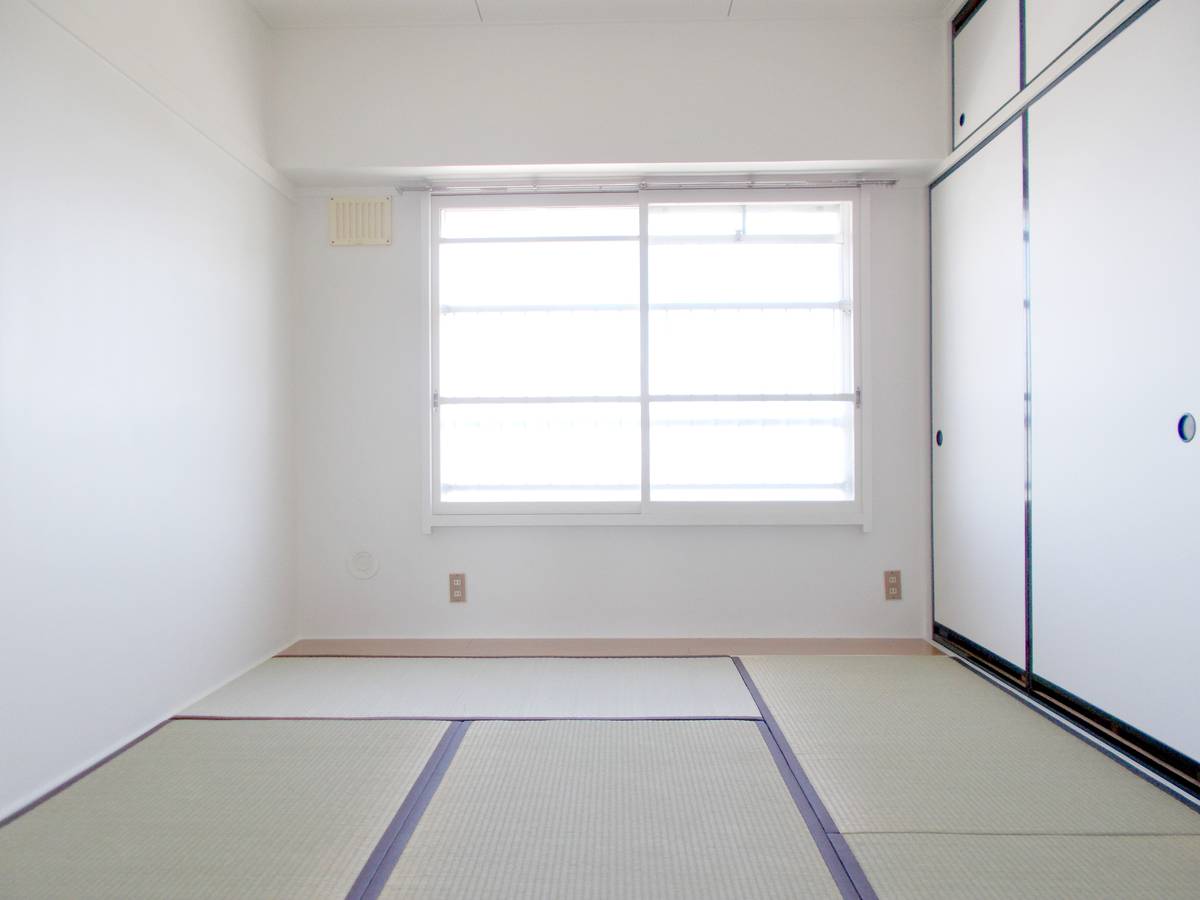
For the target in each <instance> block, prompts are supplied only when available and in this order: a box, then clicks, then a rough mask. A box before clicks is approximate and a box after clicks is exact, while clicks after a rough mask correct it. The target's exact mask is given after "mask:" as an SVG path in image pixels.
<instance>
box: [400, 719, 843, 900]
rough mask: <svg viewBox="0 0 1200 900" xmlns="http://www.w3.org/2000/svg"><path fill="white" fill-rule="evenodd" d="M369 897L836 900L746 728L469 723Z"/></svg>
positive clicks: (763, 750)
mask: <svg viewBox="0 0 1200 900" xmlns="http://www.w3.org/2000/svg"><path fill="white" fill-rule="evenodd" d="M382 896H384V897H390V898H395V897H412V898H422V900H433V898H468V897H469V898H472V900H484V898H501V897H503V898H547V900H551V898H553V900H582V898H597V900H599V898H605V900H611V898H621V900H634V898H647V900H670V898H688V900H697V898H717V897H720V898H731V900H732V898H806V897H828V898H836V897H839V896H840V895H839V893H838V890H837V888H836V886H835V884H834V882H833V879H832V877H831V876H830V874H829V871H828V869H827V868H826V865H825V863H824V861H823V860H822V857H821V855H820V852H819V851H818V849H817V847H816V844H815V843H814V842H813V839H812V837H811V835H810V834H809V831H808V828H807V827H806V826H805V823H804V820H803V819H802V818H801V816H800V813H799V811H798V810H797V808H796V806H795V803H794V802H793V800H792V798H791V796H790V794H789V793H788V788H787V786H786V784H785V782H784V781H783V779H782V777H781V776H780V773H779V770H778V769H777V767H776V764H775V761H774V759H773V758H772V756H771V753H770V751H769V750H768V748H767V745H766V743H765V742H764V740H763V737H762V734H761V733H760V731H759V728H758V726H757V724H755V723H752V722H579V721H574V722H572V721H558V722H475V723H473V724H472V725H471V726H470V728H469V729H468V730H467V733H466V737H465V738H464V739H463V742H462V745H461V746H460V747H459V749H458V753H457V754H456V755H455V757H454V761H453V762H452V763H451V764H450V767H449V769H448V770H447V772H446V775H445V778H444V779H443V781H442V783H441V785H440V786H439V788H438V790H437V793H436V794H434V796H433V799H432V801H431V802H430V804H429V808H428V809H427V810H426V811H425V814H424V816H423V817H422V818H421V821H420V823H419V824H418V825H417V827H416V831H415V832H414V833H413V835H412V838H411V840H410V841H409V843H408V846H407V848H406V849H405V851H404V854H403V855H402V856H401V857H400V859H399V862H398V863H397V865H396V868H395V869H394V871H393V872H392V875H391V877H390V879H389V880H388V882H387V884H386V887H385V889H384V892H383V895H382Z"/></svg>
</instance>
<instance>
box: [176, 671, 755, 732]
mask: <svg viewBox="0 0 1200 900" xmlns="http://www.w3.org/2000/svg"><path fill="white" fill-rule="evenodd" d="M184 714H185V715H188V716H219V717H256V716H276V717H317V718H320V717H331V718H332V717H347V718H360V717H362V718H365V717H388V716H393V717H430V718H629V719H635V718H706V717H738V716H744V717H756V716H757V715H758V707H757V706H756V705H755V703H754V700H753V698H752V697H751V696H750V694H749V692H748V691H747V690H746V687H745V685H744V684H743V682H742V679H741V677H740V676H739V675H738V672H737V669H736V668H735V667H734V665H733V662H732V661H731V660H730V659H728V658H724V657H722V658H711V659H699V658H697V659H342V658H319V659H317V658H312V659H310V658H298V657H293V658H287V659H272V660H268V661H267V662H265V663H263V664H262V665H261V666H259V667H257V668H256V669H253V670H252V671H250V672H248V673H247V674H245V675H243V676H242V677H241V678H238V679H237V680H236V681H234V682H232V683H230V684H228V685H226V686H225V687H223V688H221V689H220V690H218V691H217V692H216V693H214V694H211V695H209V696H208V697H206V698H205V699H203V700H201V701H200V702H199V703H197V704H196V705H195V706H193V707H191V708H190V709H188V710H186V711H185V713H184Z"/></svg>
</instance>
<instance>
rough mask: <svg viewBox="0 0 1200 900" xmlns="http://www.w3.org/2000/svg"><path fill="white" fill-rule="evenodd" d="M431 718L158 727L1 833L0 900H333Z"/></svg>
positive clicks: (408, 771) (440, 729)
mask: <svg viewBox="0 0 1200 900" xmlns="http://www.w3.org/2000/svg"><path fill="white" fill-rule="evenodd" d="M446 727H447V726H446V725H445V724H444V723H441V722H171V723H169V724H168V725H166V726H165V727H163V728H162V729H160V730H159V731H157V732H155V733H154V734H152V735H150V736H149V737H148V738H146V739H145V740H143V741H141V742H140V743H138V744H136V745H134V746H133V747H131V748H130V749H128V750H127V751H125V752H124V753H122V754H121V755H119V756H117V757H115V758H114V759H112V760H111V761H110V762H108V763H106V764H105V765H103V766H101V767H100V768H99V769H97V770H96V771H95V772H93V773H91V774H90V775H88V776H87V777H85V778H84V779H82V780H81V781H79V782H77V783H76V784H74V785H72V786H71V787H69V788H67V789H66V790H64V791H63V792H62V793H60V794H58V795H56V796H54V797H51V798H50V799H49V800H47V801H46V802H45V803H43V804H42V805H40V806H38V807H36V808H34V809H33V810H31V811H30V812H28V813H26V814H25V815H24V816H21V817H20V818H18V819H16V820H15V821H14V822H12V823H10V824H9V825H7V826H5V827H4V828H0V896H2V897H14V898H16V897H19V898H22V900H26V898H28V900H32V898H42V897H45V898H54V900H62V898H83V897H87V898H120V900H135V898H163V897H171V898H192V897H212V898H236V897H253V898H263V897H305V898H323V897H331V898H341V897H344V896H345V895H346V892H347V891H348V890H349V889H350V887H351V885H352V884H353V883H354V880H355V878H356V877H357V876H358V874H359V871H360V870H361V869H362V867H363V864H364V863H365V862H366V861H367V859H368V858H369V857H370V855H371V852H372V850H374V848H375V845H376V843H377V842H378V841H379V839H380V837H381V836H382V835H383V834H384V832H385V831H386V830H387V828H388V825H389V823H390V822H391V820H392V817H393V816H394V815H395V814H396V811H397V809H399V808H400V806H401V804H402V803H403V801H404V798H405V796H406V795H407V793H408V791H409V789H410V788H411V787H412V785H413V783H414V782H415V781H416V779H417V777H418V775H419V774H420V772H421V770H422V768H423V767H424V766H425V763H426V761H427V760H428V759H429V757H430V754H431V753H432V752H433V750H434V748H435V746H436V745H437V743H438V740H439V739H440V738H441V736H442V734H443V733H444V732H445V730H446Z"/></svg>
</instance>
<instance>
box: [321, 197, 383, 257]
mask: <svg viewBox="0 0 1200 900" xmlns="http://www.w3.org/2000/svg"><path fill="white" fill-rule="evenodd" d="M391 242H392V198H391V197H330V198H329V243H330V244H331V245H332V246H334V247H353V246H356V245H357V246H362V245H375V244H390V243H391Z"/></svg>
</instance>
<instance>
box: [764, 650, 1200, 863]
mask: <svg viewBox="0 0 1200 900" xmlns="http://www.w3.org/2000/svg"><path fill="white" fill-rule="evenodd" d="M743 662H744V664H745V665H746V668H747V670H748V671H749V673H750V675H751V677H752V678H753V680H754V682H755V684H756V685H757V687H758V688H759V690H760V692H761V693H762V695H763V698H764V700H765V701H766V703H767V706H768V707H769V708H770V710H771V712H772V713H773V715H774V717H775V719H776V721H777V722H778V724H779V727H780V728H781V730H782V732H783V734H784V736H785V737H786V739H787V741H788V743H789V744H790V745H791V748H792V750H793V751H794V752H795V754H796V757H797V759H798V761H799V762H800V764H801V766H802V767H803V768H804V770H805V772H806V774H807V775H808V776H809V778H810V779H811V781H812V783H813V785H814V786H815V788H816V791H817V793H818V794H819V796H820V797H821V799H822V801H823V802H824V803H825V805H826V807H827V808H828V810H829V813H830V815H831V816H832V818H833V820H834V822H835V824H836V825H837V827H838V829H839V830H840V831H842V832H843V833H854V832H954V833H979V834H1083V835H1089V834H1090V835H1096V834H1189V835H1198V834H1200V814H1197V813H1195V812H1193V811H1192V810H1190V809H1189V808H1188V807H1186V806H1184V805H1183V804H1182V803H1180V802H1178V801H1176V800H1174V799H1173V798H1171V797H1170V796H1168V795H1167V794H1165V793H1164V792H1162V791H1160V790H1159V789H1158V788H1156V787H1154V786H1153V785H1151V784H1149V783H1147V782H1146V781H1144V780H1143V779H1141V778H1139V777H1138V776H1136V775H1134V774H1133V773H1131V772H1129V771H1128V770H1127V769H1125V768H1124V767H1122V766H1120V765H1119V764H1118V763H1116V762H1114V761H1113V760H1111V759H1109V758H1108V757H1106V756H1104V755H1103V754H1102V753H1100V752H1099V751H1097V750H1096V749H1094V748H1092V747H1090V746H1088V745H1087V744H1086V743H1084V742H1083V741H1082V740H1080V739H1079V738H1077V737H1075V736H1074V735H1071V734H1069V733H1068V732H1066V731H1064V730H1063V729H1061V728H1059V727H1058V726H1056V725H1055V724H1054V723H1052V722H1050V721H1048V720H1046V719H1045V718H1043V717H1042V716H1040V715H1038V714H1037V713H1036V712H1034V711H1033V710H1031V709H1028V708H1027V707H1025V706H1024V705H1023V704H1021V703H1020V702H1018V701H1017V700H1016V699H1014V698H1013V697H1010V696H1009V695H1008V694H1006V693H1005V692H1004V691H1002V690H1000V689H999V688H997V687H995V686H994V685H991V684H989V683H987V682H986V681H985V680H983V679H982V678H980V677H978V676H977V675H975V674H973V673H972V672H969V671H968V670H967V669H965V668H964V667H963V666H961V665H959V664H958V663H956V662H955V661H953V660H951V659H947V658H940V659H939V658H932V657H929V658H923V657H882V656H880V657H861V656H859V657H836V656H831V657H815V656H814V657H782V656H762V657H744V658H743ZM868 874H870V873H869V872H868Z"/></svg>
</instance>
